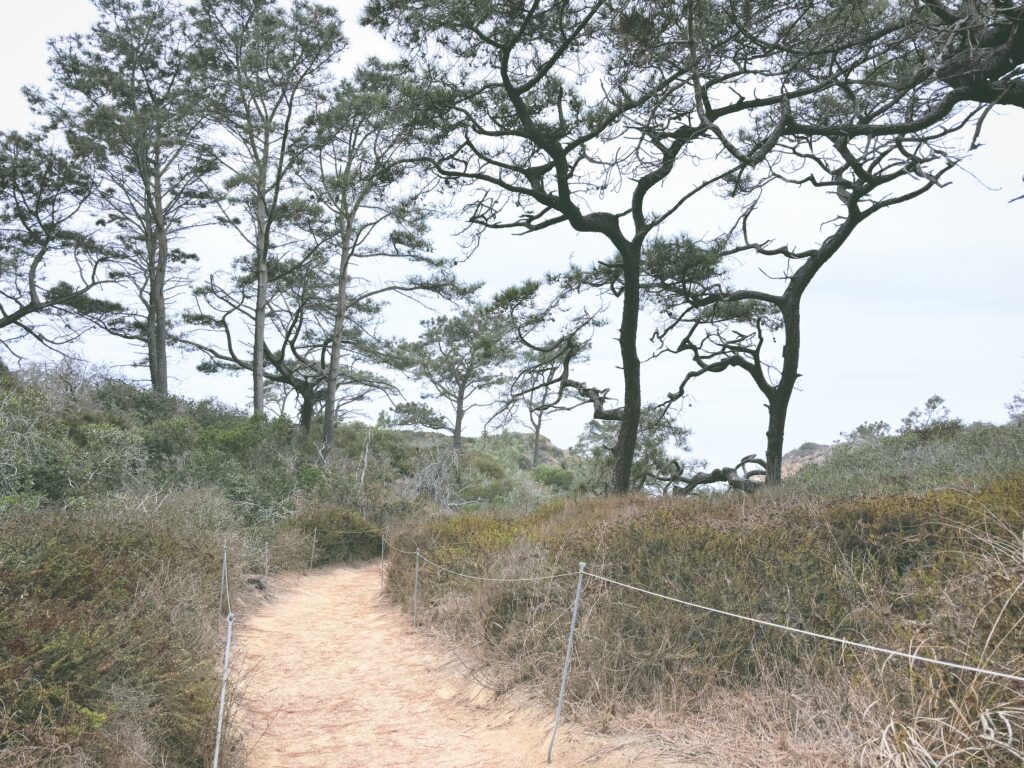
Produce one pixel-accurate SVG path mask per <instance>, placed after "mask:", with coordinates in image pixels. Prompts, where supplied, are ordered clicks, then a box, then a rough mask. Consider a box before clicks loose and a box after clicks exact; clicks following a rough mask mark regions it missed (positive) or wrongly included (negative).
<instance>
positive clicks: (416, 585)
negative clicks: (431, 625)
mask: <svg viewBox="0 0 1024 768" xmlns="http://www.w3.org/2000/svg"><path fill="white" fill-rule="evenodd" d="M419 599H420V548H419V547H416V577H415V579H414V580H413V583H412V625H413V626H414V627H415V626H416V608H417V607H418V604H419Z"/></svg>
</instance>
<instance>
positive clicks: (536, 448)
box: [530, 413, 544, 469]
mask: <svg viewBox="0 0 1024 768" xmlns="http://www.w3.org/2000/svg"><path fill="white" fill-rule="evenodd" d="M531 418H533V416H532V415H531ZM536 419H537V420H536V422H535V423H534V425H533V459H532V460H531V461H530V467H531V468H532V469H536V468H537V465H538V464H540V427H541V424H543V423H544V415H543V414H542V413H537V414H536Z"/></svg>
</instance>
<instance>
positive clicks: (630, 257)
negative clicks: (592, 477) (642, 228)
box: [612, 246, 643, 493]
mask: <svg viewBox="0 0 1024 768" xmlns="http://www.w3.org/2000/svg"><path fill="white" fill-rule="evenodd" d="M622 283H623V285H622V323H621V325H620V326H619V352H620V354H621V357H622V378H623V384H624V393H623V394H624V397H623V404H622V420H621V421H620V422H619V435H618V439H617V440H616V442H615V451H614V465H613V469H612V489H613V490H614V491H615V492H616V493H628V492H629V491H630V488H631V486H630V480H631V478H632V473H633V454H634V453H635V452H636V441H637V433H638V432H639V430H640V415H641V412H642V410H643V401H642V399H641V393H640V356H639V354H638V353H637V346H636V337H637V332H638V329H639V321H640V248H639V246H636V247H633V248H631V249H630V250H629V251H628V252H626V253H622Z"/></svg>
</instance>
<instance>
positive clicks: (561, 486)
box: [531, 464, 576, 492]
mask: <svg viewBox="0 0 1024 768" xmlns="http://www.w3.org/2000/svg"><path fill="white" fill-rule="evenodd" d="M531 474H532V475H533V479H534V480H536V481H537V482H538V483H540V484H541V485H544V486H547V487H548V488H551V489H552V490H555V491H562V492H568V491H571V490H572V489H573V487H574V486H575V484H576V476H575V475H574V474H573V473H572V472H571V471H569V470H568V469H564V468H563V467H555V466H552V465H550V464H542V465H540V466H539V467H535V468H534V470H533V472H531Z"/></svg>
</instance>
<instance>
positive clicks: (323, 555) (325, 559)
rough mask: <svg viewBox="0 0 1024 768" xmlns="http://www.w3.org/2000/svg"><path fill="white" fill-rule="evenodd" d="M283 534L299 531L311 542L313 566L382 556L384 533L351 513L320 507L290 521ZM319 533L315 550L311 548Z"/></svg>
mask: <svg viewBox="0 0 1024 768" xmlns="http://www.w3.org/2000/svg"><path fill="white" fill-rule="evenodd" d="M282 530H283V531H298V532H300V533H301V534H302V535H303V536H306V537H308V539H309V540H310V550H309V552H310V555H311V556H312V557H313V565H314V566H317V565H331V564H334V563H341V562H348V561H352V560H367V559H370V558H372V557H379V556H380V545H381V531H380V528H378V527H377V526H376V525H374V524H373V523H371V522H369V521H368V520H366V519H364V518H363V517H362V516H361V515H359V514H358V513H355V512H352V511H350V510H347V509H344V508H341V507H333V506H328V505H326V504H317V505H314V506H312V507H310V508H308V509H304V510H303V511H302V512H299V513H298V514H296V515H295V516H294V517H291V518H289V519H288V520H287V521H286V522H285V523H284V525H283V526H282ZM314 531H315V532H316V550H315V551H314V550H313V549H312V538H313V533H314Z"/></svg>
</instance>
